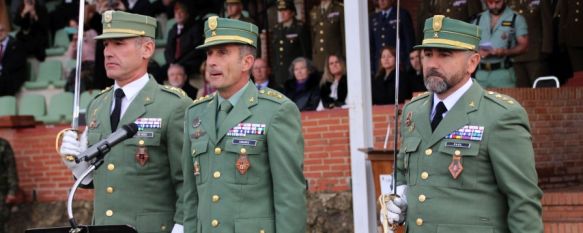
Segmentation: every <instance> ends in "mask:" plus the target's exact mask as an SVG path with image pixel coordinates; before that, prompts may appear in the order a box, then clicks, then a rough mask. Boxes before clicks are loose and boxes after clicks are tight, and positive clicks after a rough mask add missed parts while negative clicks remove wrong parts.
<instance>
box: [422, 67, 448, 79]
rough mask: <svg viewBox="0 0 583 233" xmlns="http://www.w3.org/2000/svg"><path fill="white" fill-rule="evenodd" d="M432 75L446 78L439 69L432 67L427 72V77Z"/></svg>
mask: <svg viewBox="0 0 583 233" xmlns="http://www.w3.org/2000/svg"><path fill="white" fill-rule="evenodd" d="M431 76H435V77H440V78H441V79H445V75H443V74H441V73H439V71H437V70H436V69H430V70H429V71H428V72H427V73H426V74H425V77H426V78H427V77H431Z"/></svg>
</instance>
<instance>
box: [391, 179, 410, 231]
mask: <svg viewBox="0 0 583 233" xmlns="http://www.w3.org/2000/svg"><path fill="white" fill-rule="evenodd" d="M397 195H398V197H396V198H395V199H393V200H390V201H389V202H387V220H388V222H389V223H390V224H394V223H398V224H401V223H403V222H404V221H405V214H406V212H407V185H399V186H397Z"/></svg>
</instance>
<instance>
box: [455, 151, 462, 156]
mask: <svg viewBox="0 0 583 233" xmlns="http://www.w3.org/2000/svg"><path fill="white" fill-rule="evenodd" d="M453 153H454V154H455V155H457V156H460V155H461V154H462V152H461V151H460V150H455V152H453Z"/></svg>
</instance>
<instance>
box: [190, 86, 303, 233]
mask: <svg viewBox="0 0 583 233" xmlns="http://www.w3.org/2000/svg"><path fill="white" fill-rule="evenodd" d="M217 101H218V96H216V95H214V96H207V97H202V98H199V99H197V100H196V101H195V102H194V104H193V105H192V106H191V107H190V108H189V109H188V113H187V118H186V122H185V126H184V128H185V130H184V149H183V171H184V184H185V185H184V191H185V199H184V201H185V202H184V205H185V206H184V210H185V212H184V214H185V219H184V232H188V233H210V232H222V233H229V232H263V233H274V232H277V233H290V232H296V233H300V232H301V233H304V232H305V231H306V229H305V227H306V197H305V195H306V184H305V178H304V175H303V161H304V139H303V135H302V132H301V121H300V113H299V111H298V109H297V107H296V105H295V104H294V103H293V102H291V101H290V100H289V99H287V98H286V97H285V96H283V94H280V93H279V92H276V91H273V90H271V89H269V88H266V89H263V90H261V91H257V88H256V87H255V86H254V85H252V84H248V85H247V86H246V87H245V90H244V93H243V95H242V96H241V98H240V100H239V101H238V103H237V104H236V105H235V106H233V109H232V110H231V112H230V113H229V115H228V116H227V118H226V119H225V120H224V122H223V124H221V125H220V127H219V129H218V134H217V133H215V132H216V126H215V124H216V122H215V118H216V116H215V115H216V112H217ZM243 155H244V156H246V158H247V159H248V162H249V165H250V166H249V167H248V169H247V170H246V172H245V173H241V172H240V169H239V168H238V166H236V165H237V163H238V161H239V160H240V158H241V157H242V156H243Z"/></svg>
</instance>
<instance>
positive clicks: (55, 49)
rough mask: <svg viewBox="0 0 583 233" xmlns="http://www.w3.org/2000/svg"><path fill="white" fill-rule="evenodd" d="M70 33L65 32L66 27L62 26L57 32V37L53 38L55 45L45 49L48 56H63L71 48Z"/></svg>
mask: <svg viewBox="0 0 583 233" xmlns="http://www.w3.org/2000/svg"><path fill="white" fill-rule="evenodd" d="M69 43H71V40H69V35H67V32H65V28H61V29H59V30H57V31H56V32H55V37H54V39H53V46H52V47H50V48H47V49H45V52H46V54H47V56H61V55H63V54H65V52H67V48H69Z"/></svg>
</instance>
